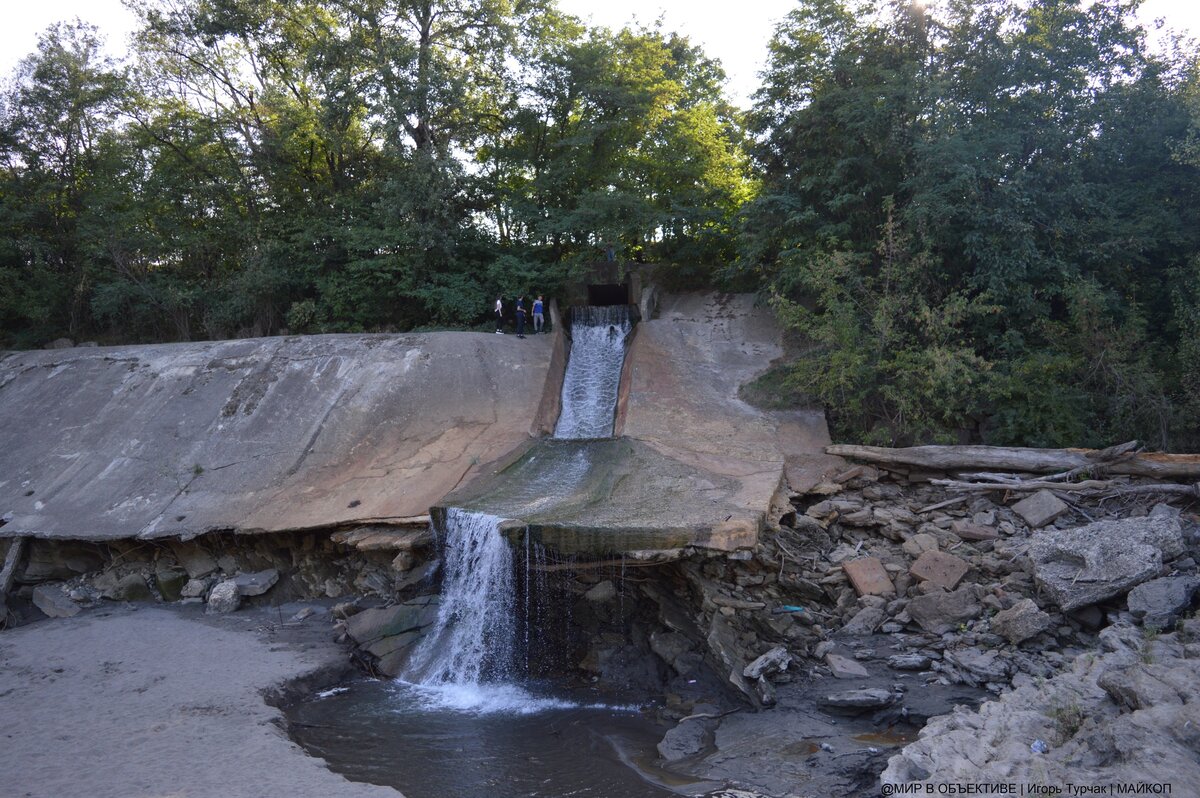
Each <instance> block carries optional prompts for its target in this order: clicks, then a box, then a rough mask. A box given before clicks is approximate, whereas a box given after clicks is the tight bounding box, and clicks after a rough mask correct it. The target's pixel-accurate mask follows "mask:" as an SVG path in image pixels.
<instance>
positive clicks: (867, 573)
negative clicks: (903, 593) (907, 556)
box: [842, 557, 896, 596]
mask: <svg viewBox="0 0 1200 798" xmlns="http://www.w3.org/2000/svg"><path fill="white" fill-rule="evenodd" d="M842 570H844V571H845V572H846V577H847V578H848V579H849V580H850V584H851V585H853V586H854V589H855V591H856V592H857V593H858V595H860V596H886V595H889V594H892V593H895V592H896V587H895V585H893V584H892V580H891V578H890V577H889V576H888V574H887V570H886V569H884V567H883V563H882V562H880V560H879V558H878V557H859V558H858V559H856V560H850V561H848V562H844V563H842Z"/></svg>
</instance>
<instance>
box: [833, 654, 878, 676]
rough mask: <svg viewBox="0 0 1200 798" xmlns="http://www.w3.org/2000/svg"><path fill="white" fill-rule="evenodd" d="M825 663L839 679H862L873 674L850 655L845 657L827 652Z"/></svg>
mask: <svg viewBox="0 0 1200 798" xmlns="http://www.w3.org/2000/svg"><path fill="white" fill-rule="evenodd" d="M825 664H826V665H828V666H829V670H831V671H833V675H834V677H835V678H838V679H862V678H865V677H867V676H870V675H871V674H869V673H868V672H867V669H866V668H864V667H863V666H862V665H859V664H858V663H857V662H855V661H854V660H852V659H850V658H849V657H843V656H842V655H841V654H832V653H831V654H826V655H825Z"/></svg>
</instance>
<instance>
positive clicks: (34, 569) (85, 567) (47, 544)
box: [20, 540, 104, 584]
mask: <svg viewBox="0 0 1200 798" xmlns="http://www.w3.org/2000/svg"><path fill="white" fill-rule="evenodd" d="M103 566H104V557H103V555H101V554H100V552H99V550H98V549H97V548H96V547H95V546H93V545H92V544H90V543H82V542H74V541H62V542H59V541H50V540H33V541H31V542H30V545H29V554H28V555H27V556H26V560H25V568H24V570H23V571H21V574H20V578H21V581H22V582H24V583H25V584H36V583H38V582H49V581H58V580H63V579H70V578H71V577H73V576H78V575H79V574H86V573H90V572H91V571H95V570H97V569H98V568H102V567H103Z"/></svg>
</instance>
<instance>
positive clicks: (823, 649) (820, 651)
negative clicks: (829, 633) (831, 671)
mask: <svg viewBox="0 0 1200 798" xmlns="http://www.w3.org/2000/svg"><path fill="white" fill-rule="evenodd" d="M835 648H837V643H835V642H833V641H832V640H822V641H821V642H820V643H817V647H816V648H814V649H813V657H815V658H816V659H825V655H826V654H828V653H829V652H830V651H833V650H834V649H835Z"/></svg>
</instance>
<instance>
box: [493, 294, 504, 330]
mask: <svg viewBox="0 0 1200 798" xmlns="http://www.w3.org/2000/svg"><path fill="white" fill-rule="evenodd" d="M495 314H496V335H504V302H503V300H501V298H500V297H496V310H495Z"/></svg>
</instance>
